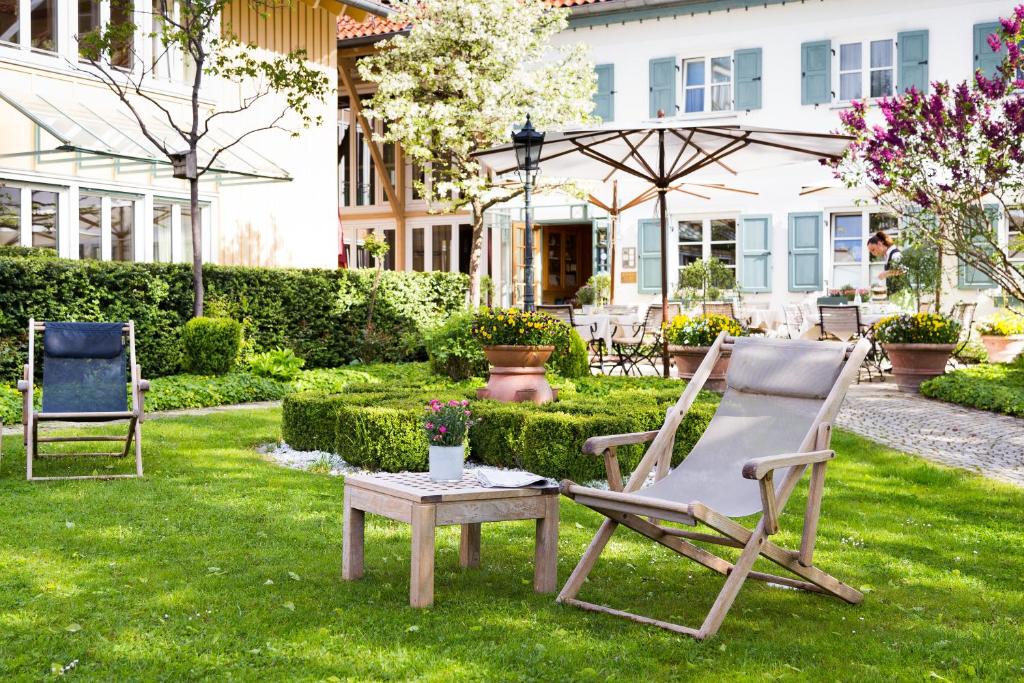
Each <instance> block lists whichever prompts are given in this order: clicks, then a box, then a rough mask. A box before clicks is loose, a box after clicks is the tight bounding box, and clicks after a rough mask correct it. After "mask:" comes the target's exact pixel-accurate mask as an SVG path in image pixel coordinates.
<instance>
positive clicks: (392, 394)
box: [282, 366, 718, 481]
mask: <svg viewBox="0 0 1024 683" xmlns="http://www.w3.org/2000/svg"><path fill="white" fill-rule="evenodd" d="M404 367H406V368H407V369H412V368H413V367H414V366H404ZM481 385H482V382H480V381H479V380H470V381H467V382H461V383H452V382H442V381H439V380H438V379H437V378H436V377H424V376H423V375H422V374H419V373H418V372H413V373H411V376H410V377H409V378H407V379H406V381H405V382H402V381H401V380H398V381H391V382H381V383H378V384H367V385H362V386H361V385H352V386H350V387H347V388H346V393H344V394H340V395H328V394H324V393H317V392H305V393H298V394H292V395H290V396H287V397H285V399H284V411H283V419H282V436H283V438H284V440H285V441H286V442H287V443H288V444H289V445H290V446H292V447H293V448H297V449H299V450H321V451H330V452H333V453H337V454H338V455H340V456H341V457H342V458H344V459H345V460H346V461H347V462H349V463H351V464H353V465H357V466H360V467H365V468H367V469H371V470H385V471H390V472H396V471H402V470H412V471H423V470H425V469H426V468H427V445H428V444H427V440H426V436H425V434H424V432H423V429H422V427H421V420H422V417H423V407H424V405H425V404H426V402H427V401H428V400H429V399H431V398H439V399H442V400H449V399H462V398H473V396H475V389H476V388H477V387H479V386H481ZM558 385H559V389H560V391H561V397H560V400H559V401H557V402H555V403H549V404H546V405H543V406H535V405H533V404H527V403H514V404H509V403H496V402H494V401H473V410H474V416H475V417H476V418H477V419H479V422H478V423H477V424H476V425H474V426H473V427H472V428H471V429H470V433H469V447H470V457H471V458H472V459H474V460H477V461H479V462H483V463H485V464H488V465H496V466H500V467H519V468H523V469H527V470H530V471H532V472H536V473H538V474H543V475H545V476H549V477H555V478H559V479H561V478H568V479H573V480H576V481H589V480H592V479H600V478H603V477H604V476H605V472H604V464H603V460H602V459H601V458H599V457H592V456H584V455H583V454H582V453H581V448H582V446H583V442H584V441H586V439H587V438H589V437H591V436H597V435H601V434H616V433H624V432H635V431H647V430H651V429H657V428H658V427H659V426H661V424H662V422H663V421H664V419H665V411H666V409H667V408H668V407H669V406H670V405H672V404H673V403H674V402H675V401H676V400H678V398H679V395H680V393H681V392H682V389H683V387H684V385H683V384H682V383H681V382H679V381H677V380H664V379H658V378H642V379H639V378H610V377H588V378H584V379H580V380H571V381H570V380H563V381H561V382H560V383H559V384H558ZM717 401H718V399H717V397H715V396H714V395H711V394H701V396H700V398H699V399H698V400H697V402H696V403H695V404H694V406H693V408H692V410H691V411H690V413H689V414H688V415H687V417H686V419H685V420H684V421H683V424H682V425H681V426H680V428H679V432H678V434H677V437H676V444H675V449H674V453H673V463H678V462H679V461H681V460H682V459H683V458H684V457H685V456H686V454H687V453H688V452H689V451H690V449H691V448H692V447H693V444H694V443H695V442H696V441H697V439H698V438H699V437H700V435H701V434H702V433H703V432H704V429H705V428H706V427H707V424H708V422H709V421H710V419H711V416H712V415H713V414H714V411H715V409H716V408H717ZM643 448H644V446H627V447H622V448H620V449H619V451H618V455H619V460H620V462H621V463H622V467H623V470H624V471H625V472H627V473H628V472H629V471H630V470H631V469H632V468H633V467H635V465H636V463H637V462H638V461H639V459H640V456H641V454H642V453H643Z"/></svg>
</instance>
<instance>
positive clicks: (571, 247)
mask: <svg viewBox="0 0 1024 683" xmlns="http://www.w3.org/2000/svg"><path fill="white" fill-rule="evenodd" d="M539 227H540V228H541V235H542V238H541V239H542V242H541V243H542V244H543V250H542V252H541V253H542V255H543V258H542V259H541V271H542V277H541V301H543V303H545V304H563V303H568V302H569V301H570V300H572V299H573V297H575V296H576V291H577V290H578V289H579V288H580V287H582V286H583V285H585V284H586V283H587V280H589V279H590V275H591V272H592V270H593V253H592V250H593V238H594V237H593V226H592V225H591V224H590V223H579V224H567V225H562V224H559V225H542V226H539Z"/></svg>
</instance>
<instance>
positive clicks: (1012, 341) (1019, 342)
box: [978, 311, 1024, 363]
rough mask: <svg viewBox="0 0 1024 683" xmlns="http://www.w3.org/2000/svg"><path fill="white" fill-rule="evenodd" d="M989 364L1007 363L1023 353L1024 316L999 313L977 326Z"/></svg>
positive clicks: (1005, 312)
mask: <svg viewBox="0 0 1024 683" xmlns="http://www.w3.org/2000/svg"><path fill="white" fill-rule="evenodd" d="M978 333H979V334H980V335H981V343H982V344H984V345H985V350H986V351H987V352H988V360H989V362H990V363H1009V362H1011V361H1013V359H1014V358H1016V357H1017V356H1019V355H1020V354H1021V352H1022V351H1024V316H1022V315H1017V314H1016V313H1013V312H1011V311H1000V312H999V313H996V314H995V315H993V316H992V317H991V318H989V319H988V320H986V321H985V322H983V323H980V324H979V325H978Z"/></svg>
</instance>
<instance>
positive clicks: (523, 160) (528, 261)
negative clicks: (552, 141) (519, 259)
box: [512, 114, 544, 311]
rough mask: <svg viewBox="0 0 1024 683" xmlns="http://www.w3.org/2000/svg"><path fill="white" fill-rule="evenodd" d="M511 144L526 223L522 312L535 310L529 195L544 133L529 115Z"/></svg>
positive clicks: (514, 135)
mask: <svg viewBox="0 0 1024 683" xmlns="http://www.w3.org/2000/svg"><path fill="white" fill-rule="evenodd" d="M512 143H513V144H514V145H515V148H516V165H517V166H518V167H519V177H520V178H521V179H522V181H523V205H524V212H525V216H524V218H525V223H526V240H525V244H524V245H523V246H524V247H525V250H526V256H525V261H524V263H523V266H524V271H525V273H524V276H525V280H526V289H525V291H524V292H523V310H524V311H533V310H536V307H535V306H534V301H533V208H532V207H531V206H530V199H531V193H532V191H533V179H534V177H535V176H536V175H537V171H539V170H540V151H541V148H542V147H543V146H544V133H539V132H537V131H536V130H534V129H533V124H532V123H530V115H529V114H527V115H526V125H524V126H523V127H522V128H521V129H520V130H519V131H517V132H515V133H512Z"/></svg>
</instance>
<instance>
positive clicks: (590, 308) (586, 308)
mask: <svg viewBox="0 0 1024 683" xmlns="http://www.w3.org/2000/svg"><path fill="white" fill-rule="evenodd" d="M580 308H581V309H583V315H590V314H591V313H593V312H594V304H580Z"/></svg>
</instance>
